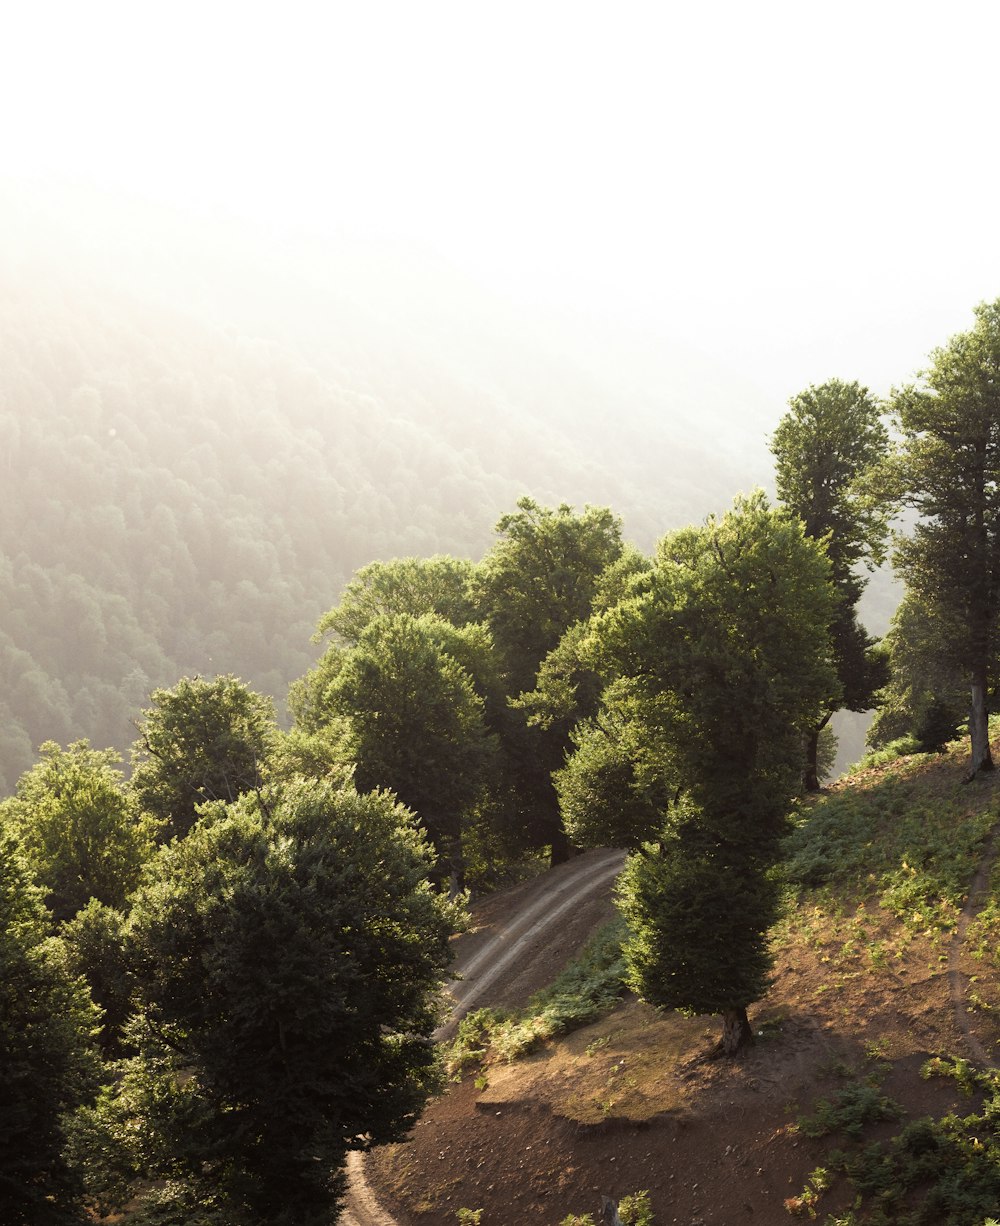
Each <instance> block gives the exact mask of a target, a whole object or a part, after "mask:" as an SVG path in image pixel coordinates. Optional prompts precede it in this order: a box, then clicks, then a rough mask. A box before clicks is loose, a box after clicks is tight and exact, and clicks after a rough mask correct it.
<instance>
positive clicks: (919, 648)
mask: <svg viewBox="0 0 1000 1226" xmlns="http://www.w3.org/2000/svg"><path fill="white" fill-rule="evenodd" d="M961 643H962V630H961V626H960V625H957V624H956V623H955V622H954V621H953V620H950V619H949V618H948V617H947V616H946V611H945V610H943V609H942V608H941V607H940V606H937V607H933V608H931V607H928V606H927V605H926V604H925V603H924V602H923V601H922V600H921V599H920V598H919V597H918V595H917V593H916V592H914V591H912V590H910V591H908V592H907V593H906V594H905V595H904V596H903V599H902V600H901V601H900V603H899V607H898V608H897V609H896V612H895V613H894V614H893V618H892V624H891V625H890V627H889V631H888V633H887V634H886V636H885V638H884V640H883V644H884V647H885V650H886V652H887V655H888V665H889V680H888V682H887V684H886V685H885V687H884V688H883V689H882V691H881V692H880V694H879V700H878V710H877V711H876V713H875V718H874V720H873V721H872V724H871V727H870V728H869V730H868V744H869V745H870V746H872V747H873V748H880V747H882V746H885V745H887V744H889V742H890V741H896V740H899V739H900V738H902V737H912V738H913V739H914V740H915V741H916V743H917V744H918V745H919V747H920V748H921V749H923V750H925V751H935V750H940V749H941V748H943V746H944V744H945V743H947V742H948V741H950V740H954V739H955V738H956V737H957V735H958V727H959V725H960V724H962V723H964V721H965V718H966V711H967V708H968V700H967V695H968V690H967V687H966V686H965V685H963V677H962V671H963V670H962V649H961ZM995 669H996V662H995V661H993V662H991V673H990V675H991V676H994V677H996V676H998V675H1000V674H998V673H997V672H996V671H995Z"/></svg>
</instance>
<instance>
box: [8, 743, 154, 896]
mask: <svg viewBox="0 0 1000 1226" xmlns="http://www.w3.org/2000/svg"><path fill="white" fill-rule="evenodd" d="M40 752H41V759H40V761H39V762H37V763H36V764H35V765H34V766H33V767H31V769H30V770H28V771H26V772H25V773H24V774H23V775H22V776H21V778H20V779H19V780H18V784H17V792H16V794H15V795H14V796H13V797H11V798H10V799H8V800H6V801H4V802H3V803H2V804H0V824H2V825H3V826H5V827H6V828H7V829H8V830H10V831H11V832H12V833H13V834H14V835H15V836H16V837H17V838H18V840H19V841H20V844H21V847H22V849H23V851H24V855H25V858H26V859H27V861H28V863H29V864H30V865H31V867H32V870H33V872H34V874H35V878H36V880H37V882H38V883H39V884H40V885H42V886H43V887H44V888H45V890H46V893H47V901H48V904H49V907H50V908H51V909H52V911H53V913H54V914H55V915H56V917H57V918H58V919H68V918H69V917H70V916H72V915H74V914H75V913H76V912H77V911H79V910H80V909H81V908H82V907H84V906H85V905H86V904H87V903H88V902H89V900H90V899H91V898H96V899H98V900H99V901H100V902H103V903H106V904H107V905H108V906H111V907H120V906H121V905H122V904H123V903H124V901H125V899H126V897H127V896H128V894H129V893H130V891H131V890H132V889H134V887H135V886H136V885H137V884H138V881H139V875H140V873H141V871H142V867H143V865H144V864H145V862H146V861H147V860H148V859H149V857H150V856H151V855H152V853H153V834H154V832H155V831H156V829H157V825H156V823H155V821H151V820H150V819H149V818H148V817H147V816H145V815H144V814H142V813H141V812H140V810H139V806H138V804H137V803H136V800H135V797H134V795H133V793H132V791H131V790H130V789H129V788H128V787H127V786H126V785H125V780H124V778H123V776H122V773H121V771H120V770H119V769H118V764H119V762H120V761H121V759H120V758H119V757H118V755H117V754H116V753H115V752H114V750H111V749H91V748H90V745H89V744H88V742H87V741H76V742H74V744H72V745H70V746H69V747H68V748H67V749H61V748H60V747H59V746H58V745H57V744H56V743H55V742H54V741H46V742H45V744H44V745H42V747H41V751H40Z"/></svg>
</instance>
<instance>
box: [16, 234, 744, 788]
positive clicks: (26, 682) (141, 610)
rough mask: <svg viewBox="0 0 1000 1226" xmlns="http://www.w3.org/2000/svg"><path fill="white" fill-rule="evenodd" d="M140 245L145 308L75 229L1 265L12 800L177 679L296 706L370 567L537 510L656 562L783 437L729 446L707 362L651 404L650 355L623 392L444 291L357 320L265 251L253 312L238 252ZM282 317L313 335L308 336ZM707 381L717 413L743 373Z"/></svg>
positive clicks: (731, 434) (573, 356)
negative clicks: (620, 530)
mask: <svg viewBox="0 0 1000 1226" xmlns="http://www.w3.org/2000/svg"><path fill="white" fill-rule="evenodd" d="M6 220H10V218H9V217H7V218H6ZM15 220H16V219H15ZM108 225H109V226H111V227H112V228H113V219H110V220H109V222H108ZM11 232H12V233H13V234H14V235H15V237H16V236H17V227H16V225H14V226H13V228H12V231H11ZM109 241H110V239H109ZM146 242H147V246H146V247H143V246H142V243H141V241H140V239H139V237H137V234H136V233H131V234H126V233H125V232H124V231H123V232H122V233H121V235H120V247H121V250H120V255H121V257H122V261H123V263H124V267H125V268H129V267H133V268H134V267H135V265H136V263H137V261H139V260H140V259H144V260H145V261H146V262H147V263H151V262H158V267H159V268H160V269H161V271H162V269H163V267H166V266H168V265H170V266H172V267H173V272H174V281H173V283H172V286H168V287H167V288H163V287H162V285H165V284H166V282H163V283H162V284H161V289H160V290H159V292H157V293H156V294H150V295H148V296H144V297H142V298H140V297H138V296H137V295H136V294H135V293H134V292H132V291H131V290H130V289H129V288H128V287H127V285H126V284H125V283H126V281H127V279H128V278H127V276H126V274H124V273H122V272H121V271H120V270H119V272H118V273H117V274H116V280H114V281H112V280H110V279H109V277H110V274H108V276H104V275H103V274H102V275H98V273H97V272H96V271H94V267H92V266H91V265H88V263H87V260H86V259H84V258H83V257H80V256H78V254H77V253H75V252H74V250H73V248H72V246H71V244H70V243H69V242H68V240H67V239H66V236H65V235H63V236H62V237H60V236H59V234H58V233H56V232H55V231H53V232H52V237H51V243H50V246H49V248H48V249H47V252H46V253H45V254H44V256H43V255H38V254H36V255H32V254H31V252H28V253H27V254H26V253H25V252H26V249H25V248H23V247H22V248H16V247H8V248H7V249H6V250H5V251H0V256H2V257H3V264H4V272H5V285H4V290H5V292H4V294H3V296H2V299H0V472H2V474H3V481H2V484H0V604H2V607H3V609H4V617H3V620H2V623H0V669H2V674H0V679H2V688H0V790H2V791H3V792H8V791H10V790H11V789H12V787H13V784H14V782H15V781H16V779H17V777H18V775H19V774H20V773H21V772H22V771H23V770H24V769H25V768H26V767H27V766H29V765H30V763H31V762H32V761H33V760H34V757H35V753H36V751H37V747H38V745H39V743H40V742H41V741H43V740H45V739H54V740H56V741H59V742H63V743H65V742H68V741H70V740H73V739H75V738H78V737H89V738H90V740H91V741H92V743H94V744H95V745H102V746H103V745H115V746H118V747H119V748H124V747H125V746H127V745H128V744H129V743H130V742H131V741H132V739H133V737H134V729H133V728H132V727H131V721H132V720H133V719H134V718H135V716H136V715H137V713H138V711H139V709H140V708H141V706H142V705H143V704H144V702H145V700H146V697H147V695H148V693H149V691H150V689H151V688H152V687H154V686H157V685H164V684H171V683H172V682H173V681H175V680H176V679H177V677H178V676H180V675H182V674H193V673H199V672H200V673H204V674H214V673H221V672H232V673H237V674H239V675H241V676H243V677H244V678H246V680H247V681H248V682H250V683H251V684H252V685H253V686H255V687H256V688H258V689H261V690H263V691H266V692H268V693H270V694H272V695H274V696H275V697H277V698H278V699H279V702H280V700H282V699H283V697H284V694H285V691H286V688H287V685H288V682H289V681H290V680H291V679H292V678H294V677H296V676H299V675H300V674H301V673H302V672H303V671H304V670H305V669H306V668H307V667H308V666H309V664H310V663H311V661H312V659H313V658H314V654H315V649H314V648H313V647H312V645H311V643H310V636H311V634H312V631H313V629H314V628H315V624H316V621H317V619H318V617H319V616H320V614H321V613H322V612H323V611H324V610H326V609H328V608H329V607H330V606H331V605H332V604H333V603H334V602H335V601H336V599H337V597H338V595H339V592H340V590H341V588H342V586H343V584H344V582H345V581H346V580H347V578H349V576H350V575H351V574H352V573H353V572H354V571H355V570H356V569H357V568H358V567H359V566H361V565H363V564H364V563H366V562H368V561H370V560H372V559H377V558H389V557H393V556H406V555H415V556H427V555H429V554H432V553H435V552H437V551H447V552H450V553H454V554H457V555H460V556H467V557H478V556H479V555H480V554H481V553H482V551H483V549H484V548H485V547H486V546H487V545H488V543H489V541H490V538H491V530H492V527H493V525H494V523H495V522H496V520H497V518H498V517H499V516H500V515H501V514H502V513H503V512H504V511H506V510H509V509H510V508H511V507H512V506H513V504H514V502H515V500H516V498H517V497H518V496H519V495H521V494H524V493H530V494H532V495H533V496H536V497H538V498H540V499H542V500H545V501H550V502H559V501H568V502H573V503H576V504H582V503H585V502H591V503H595V504H602V505H603V504H611V505H613V506H615V508H616V509H617V510H619V511H620V512H621V513H622V514H623V517H624V521H625V528H626V533H627V534H628V535H630V536H631V537H633V538H634V539H636V540H637V542H638V543H640V544H641V545H642V546H643V547H649V546H650V545H651V543H652V541H653V540H654V539H655V538H656V537H657V536H658V535H660V534H661V533H662V532H663V531H664V530H666V529H667V528H670V527H673V526H676V525H677V524H679V523H683V522H687V521H688V520H691V519H697V518H700V517H701V516H702V515H704V514H705V513H707V512H708V511H709V510H710V509H711V508H712V507H714V506H717V505H719V504H720V503H725V502H727V501H728V500H729V498H730V497H731V494H732V491H733V490H734V489H738V488H748V487H750V486H752V485H753V484H755V483H757V482H760V481H764V480H767V478H768V466H767V464H766V460H765V459H764V456H765V454H766V453H765V446H766V440H765V437H764V434H763V432H762V431H760V430H756V431H755V427H754V421H753V419H751V420H750V421H748V422H747V427H746V430H747V433H746V436H745V437H742V436H740V435H739V432H738V431H734V430H733V429H730V430H729V431H728V432H727V434H726V436H725V437H720V435H719V433H718V432H716V431H713V430H711V428H710V427H711V421H712V415H711V413H710V412H707V410H706V407H705V404H706V402H705V400H704V398H703V400H702V403H701V404H700V405H699V403H698V402H697V401H696V398H695V396H694V389H693V385H692V384H691V381H690V380H691V375H690V371H688V373H687V374H686V375H683V376H682V375H681V374H678V375H677V381H676V383H675V385H674V386H672V387H668V386H667V385H666V384H664V383H662V380H661V387H662V393H663V398H664V400H663V407H664V408H665V407H666V405H667V400H669V401H670V404H669V410H670V411H669V413H668V412H666V411H661V412H660V413H659V414H658V413H657V411H656V410H657V405H656V403H655V401H656V396H655V394H654V393H651V392H650V391H649V387H650V386H651V385H650V384H648V383H647V384H646V385H645V387H646V390H645V391H644V392H640V391H639V390H638V387H639V383H640V382H641V380H639V378H638V376H637V374H636V368H637V364H638V363H640V361H642V360H646V361H648V360H649V355H648V354H647V355H645V358H642V357H641V356H640V355H638V354H637V353H636V352H635V351H633V352H632V354H631V359H630V360H627V357H626V355H625V354H622V355H621V356H622V359H623V360H622V365H621V371H622V380H621V386H620V387H617V388H615V387H614V386H613V385H612V384H611V383H610V382H609V381H608V378H607V375H606V373H603V374H602V373H600V372H599V371H598V366H599V365H600V363H599V362H598V360H597V358H596V357H595V355H594V353H593V352H592V353H591V355H590V358H589V359H585V358H583V357H582V356H581V352H580V351H579V350H576V351H571V350H570V349H569V348H562V349H561V348H560V347H559V346H558V345H555V344H550V345H549V347H548V349H546V347H545V346H543V345H541V343H540V342H536V343H534V344H532V343H526V339H530V328H529V327H528V326H527V325H523V324H521V325H516V324H515V323H514V322H513V321H512V320H510V319H507V320H506V322H505V323H504V324H503V325H501V324H500V323H499V322H498V319H499V316H496V315H489V313H488V312H486V313H481V314H480V315H478V316H476V314H475V312H471V313H469V312H467V313H466V314H465V315H464V316H463V315H462V314H461V312H455V313H453V315H451V316H449V317H445V316H444V315H442V314H441V312H436V311H435V309H434V307H433V303H432V301H431V296H430V290H429V288H428V290H427V301H426V302H420V301H418V300H414V301H409V302H407V303H402V302H398V303H396V305H395V306H394V307H393V308H392V309H391V310H389V309H385V308H384V309H383V311H382V314H381V316H380V315H379V313H378V312H377V311H376V310H375V308H374V307H372V306H371V304H369V305H368V307H363V306H359V307H358V309H357V310H356V311H355V312H354V314H353V315H352V312H351V308H350V306H349V305H348V304H347V303H346V302H345V301H344V298H343V294H342V293H340V290H339V288H338V286H337V284H336V279H335V278H331V281H330V283H329V288H324V287H323V286H322V285H320V284H319V283H318V282H317V280H316V278H315V277H314V278H313V279H312V281H311V282H310V280H309V279H308V278H307V277H305V276H304V275H302V276H297V275H296V274H294V273H290V272H287V271H285V272H282V273H281V274H280V275H279V274H278V273H277V272H276V271H275V270H274V269H272V268H269V267H268V266H267V265H266V263H265V262H264V258H263V257H262V256H261V255H260V254H259V252H258V254H257V255H256V256H254V257H252V258H251V257H250V256H248V257H247V261H248V262H247V263H246V264H245V266H244V267H243V269H242V272H243V276H244V277H245V278H246V279H247V280H252V281H254V282H255V285H256V292H257V297H256V298H254V302H253V305H250V304H249V303H245V304H244V308H243V309H242V310H241V309H240V306H239V303H238V302H237V301H236V300H235V296H236V290H234V288H233V286H234V285H235V286H237V287H238V286H239V285H240V284H241V283H240V281H239V279H238V278H236V279H234V278H231V277H230V278H228V279H227V276H226V274H227V272H231V271H232V269H233V267H234V265H235V264H236V263H237V261H238V259H239V256H240V251H239V249H238V247H237V246H236V245H235V244H231V245H230V246H229V247H226V246H225V244H224V243H220V244H219V245H217V246H216V247H215V248H213V249H212V250H211V254H210V255H205V254H193V250H194V249H193V248H192V247H190V246H188V247H176V248H174V249H171V248H170V246H169V243H167V242H165V241H164V242H162V243H161V244H160V248H159V249H156V250H155V252H154V244H153V243H152V242H150V241H149V236H148V235H147V236H146ZM130 243H131V246H130V245H129V244H130ZM205 250H206V251H207V250H208V248H207V247H206V248H205ZM15 251H16V253H17V258H15V257H14V253H15ZM185 259H186V260H187V261H188V262H189V264H188V266H187V268H186V271H185V268H184V260H185ZM199 260H200V261H201V263H200V264H199ZM254 260H256V261H257V262H256V263H254ZM213 261H214V262H213ZM196 265H198V268H199V270H200V277H201V281H200V282H199V285H200V292H197V293H195V292H192V290H191V280H190V278H191V277H193V276H194V275H195V274H194V268H195V266H196ZM101 267H102V268H108V267H110V265H109V264H106V263H102V264H101ZM275 267H277V266H276V265H275ZM356 271H357V270H355V273H356ZM433 271H434V270H433V269H431V268H429V267H428V268H424V269H422V270H414V272H413V275H414V277H415V278H417V282H416V284H415V287H414V288H415V292H416V291H419V289H420V285H421V284H422V283H421V282H420V280H419V278H420V277H421V276H426V277H427V278H430V277H431V276H432V273H433ZM438 272H442V270H440V269H439V270H438ZM442 275H445V274H444V273H443V272H442ZM185 276H186V277H188V281H186V282H184V278H185ZM182 282H184V286H182V285H181V283H182ZM185 287H186V288H185ZM223 287H225V288H223ZM182 295H186V296H185V297H182ZM181 301H189V302H193V303H195V304H196V305H195V306H193V307H190V308H187V307H186V308H184V309H181V307H180V306H179V305H178V303H179V302H181ZM268 302H269V303H271V304H272V314H271V315H270V316H269V315H268V312H267V309H266V308H265V307H263V306H261V305H260V304H261V303H268ZM425 308H426V309H425ZM281 312H284V316H285V324H284V328H287V327H288V319H292V320H293V324H294V320H296V319H303V318H305V317H306V316H308V317H309V319H310V320H311V327H310V328H304V329H303V330H302V331H300V332H299V333H298V341H297V342H296V343H295V344H294V345H293V342H292V341H291V339H290V337H289V336H288V334H287V331H283V327H280V326H279V325H278V324H277V323H273V322H269V321H273V320H277V319H278V318H279V316H280V314H281ZM227 320H228V322H226V321H227ZM501 326H503V327H507V328H511V329H516V330H517V335H514V334H513V333H511V334H510V335H509V336H508V337H507V338H505V337H504V336H503V335H501V336H500V337H499V338H498V337H497V335H496V329H498V328H500V327H501ZM380 328H381V331H380ZM432 337H433V338H434V341H435V344H436V345H437V348H436V349H434V350H433V351H432V350H431V348H430V344H431V340H430V338H432ZM505 339H508V340H509V342H510V343H509V345H505V343H504V342H505ZM488 341H489V342H490V344H487V342H488ZM606 343H607V346H608V352H607V353H605V354H604V355H603V360H604V361H607V360H609V355H610V354H611V351H612V348H613V345H614V340H613V338H610V337H609V338H606ZM432 352H433V354H434V356H433V357H431V356H430V355H431V353H432ZM705 388H706V391H705V393H704V395H705V396H707V397H708V399H709V400H711V399H712V398H713V397H714V400H715V403H719V401H720V398H721V397H722V396H723V395H724V388H725V379H724V378H723V377H721V376H718V377H715V376H706V384H705ZM736 395H738V392H734V396H736ZM685 397H690V400H689V401H688V402H687V407H685V403H684V402H685ZM630 401H631V409H632V410H633V411H630ZM750 440H752V442H751V441H750ZM741 447H742V449H743V450H744V452H746V451H747V448H748V447H749V458H747V456H746V455H745V456H744V458H743V460H742V462H741V463H740V464H739V465H738V464H737V461H736V459H735V457H736V455H737V453H738V452H739V451H740V449H741ZM755 461H756V462H755Z"/></svg>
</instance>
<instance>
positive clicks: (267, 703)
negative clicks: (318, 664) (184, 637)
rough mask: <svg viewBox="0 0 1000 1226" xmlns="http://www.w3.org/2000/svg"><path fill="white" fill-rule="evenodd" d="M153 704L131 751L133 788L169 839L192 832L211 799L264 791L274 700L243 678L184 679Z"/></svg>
mask: <svg viewBox="0 0 1000 1226" xmlns="http://www.w3.org/2000/svg"><path fill="white" fill-rule="evenodd" d="M150 702H151V703H152V705H151V706H150V707H148V708H147V709H146V710H145V711H143V713H142V718H141V719H140V721H139V725H138V727H139V739H138V740H137V741H136V743H135V746H134V747H133V751H132V758H133V762H134V765H135V769H134V771H133V774H132V787H133V788H134V790H135V793H136V795H137V796H138V798H139V801H140V803H141V804H142V806H143V808H144V809H145V810H146V811H147V812H149V813H152V814H153V815H154V816H155V817H157V818H158V819H159V820H160V821H161V822H163V824H164V827H165V830H166V832H167V834H168V835H178V834H184V833H185V832H186V831H187V830H188V829H190V827H191V825H192V823H193V822H194V820H195V816H196V810H197V808H198V806H199V805H202V804H204V803H205V802H206V801H209V800H225V801H231V800H235V799H236V798H237V797H238V796H240V795H241V794H242V793H243V792H248V791H252V790H254V789H255V788H258V787H260V785H261V783H262V782H263V773H262V772H263V767H264V763H265V761H266V759H267V756H268V753H269V752H270V749H271V747H272V745H273V743H274V737H275V733H276V731H277V729H276V726H275V723H274V704H273V703H272V702H271V700H270V699H269V698H264V697H263V696H262V695H260V694H256V693H254V691H253V690H251V689H250V688H249V686H247V685H245V684H244V683H243V682H242V681H240V680H239V678H238V677H233V676H224V677H214V678H205V677H193V678H192V677H182V678H181V680H180V681H178V682H177V684H176V685H174V686H172V687H171V688H170V689H161V690H154V691H153V693H152V694H151V695H150Z"/></svg>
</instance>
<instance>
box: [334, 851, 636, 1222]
mask: <svg viewBox="0 0 1000 1226" xmlns="http://www.w3.org/2000/svg"><path fill="white" fill-rule="evenodd" d="M624 861H625V854H624V852H621V851H602V852H597V853H592V854H591V855H589V856H585V857H581V858H580V859H578V860H572V861H570V862H569V863H568V864H565V865H560V866H559V867H558V868H556V869H553V870H551V871H550V872H549V873H547V874H546V875H545V876H544V877H540V878H539V879H538V883H537V886H536V888H535V889H533V890H532V892H531V893H530V894H529V898H528V900H527V901H526V903H525V905H524V906H523V907H522V908H521V909H520V910H519V911H518V912H517V914H516V915H515V916H513V917H512V918H511V919H509V920H507V921H506V922H505V923H503V924H501V925H500V926H499V927H498V928H497V929H496V931H495V932H493V933H492V934H491V935H490V936H489V937H488V938H487V940H485V941H484V942H482V943H481V944H477V945H476V947H474V948H470V951H469V953H467V954H463V953H462V952H461V951H460V952H459V954H458V957H457V958H456V961H455V968H454V971H455V979H454V980H453V981H452V983H451V984H450V985H449V987H448V994H449V996H450V997H451V1000H452V1006H451V1010H450V1012H449V1014H448V1018H447V1020H446V1021H445V1022H444V1023H442V1025H441V1026H439V1027H438V1029H437V1030H436V1031H435V1032H434V1037H435V1039H437V1040H439V1041H444V1040H447V1039H450V1038H451V1037H452V1036H453V1035H454V1033H455V1030H456V1029H457V1027H458V1023H459V1022H460V1021H461V1020H462V1018H463V1017H464V1016H465V1015H466V1014H467V1013H468V1012H470V1010H472V1009H473V1008H480V1007H482V1006H483V1005H485V1004H487V1003H488V997H489V993H490V990H491V989H495V988H496V986H497V984H498V983H499V982H500V981H501V980H502V979H503V977H504V975H506V974H507V973H508V972H509V971H512V970H520V969H522V968H523V959H524V956H525V955H526V954H527V953H528V952H529V950H530V947H531V946H532V945H536V944H537V943H539V942H540V941H541V940H542V939H543V938H544V937H545V936H546V935H547V934H548V933H549V931H550V930H551V929H552V927H553V926H554V925H555V924H558V923H559V921H560V920H561V919H563V917H564V916H566V915H568V914H569V913H570V912H571V911H572V910H573V908H574V907H575V906H577V905H579V904H580V903H581V902H583V900H584V899H586V898H588V897H589V896H590V895H591V894H593V893H595V892H596V891H598V890H601V889H605V888H607V887H608V886H609V885H610V884H611V882H612V881H613V880H614V878H615V877H617V876H618V874H619V872H621V868H622V865H623V863H624ZM347 1176H348V1192H347V1196H346V1198H345V1201H344V1208H343V1210H342V1212H341V1217H340V1222H341V1224H342V1226H399V1222H398V1221H397V1220H396V1219H395V1218H394V1217H391V1216H390V1215H389V1214H388V1213H386V1211H385V1210H384V1209H383V1208H382V1207H381V1206H380V1205H379V1203H378V1201H377V1200H376V1199H375V1194H374V1193H373V1192H372V1189H371V1187H370V1185H369V1183H368V1180H367V1179H366V1178H365V1163H364V1155H363V1154H360V1153H357V1152H354V1153H351V1154H349V1155H348V1159H347Z"/></svg>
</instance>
